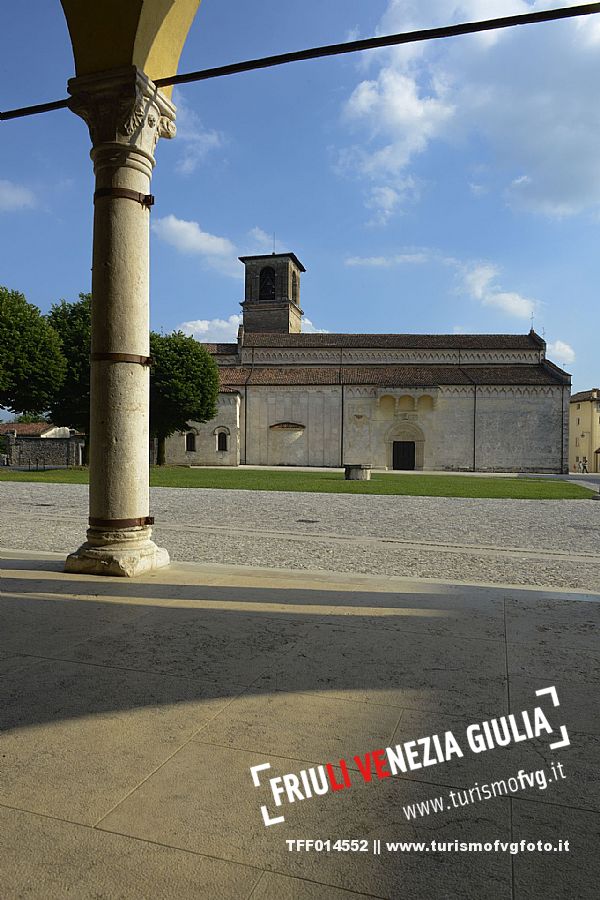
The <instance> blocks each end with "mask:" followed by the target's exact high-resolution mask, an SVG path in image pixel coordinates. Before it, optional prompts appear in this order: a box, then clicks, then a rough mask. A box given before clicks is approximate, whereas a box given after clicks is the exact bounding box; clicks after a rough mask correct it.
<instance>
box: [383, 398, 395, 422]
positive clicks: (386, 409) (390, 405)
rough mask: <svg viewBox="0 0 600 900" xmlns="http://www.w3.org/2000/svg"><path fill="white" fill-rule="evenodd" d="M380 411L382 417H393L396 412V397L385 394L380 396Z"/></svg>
mask: <svg viewBox="0 0 600 900" xmlns="http://www.w3.org/2000/svg"><path fill="white" fill-rule="evenodd" d="M379 413H380V415H381V418H382V419H393V418H394V415H395V414H396V398H395V397H392V396H391V395H390V394H384V396H383V397H380V398H379Z"/></svg>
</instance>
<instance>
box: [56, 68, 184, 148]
mask: <svg viewBox="0 0 600 900" xmlns="http://www.w3.org/2000/svg"><path fill="white" fill-rule="evenodd" d="M68 90H69V93H70V95H71V99H70V101H69V108H70V109H71V110H72V111H73V112H74V113H75V114H76V115H78V116H81V118H82V119H83V120H84V121H85V122H86V123H87V126H88V128H89V130H90V137H91V139H92V144H93V147H94V149H95V150H96V149H98V148H99V147H101V146H102V145H107V144H108V145H112V146H114V145H117V146H120V147H123V148H124V149H126V148H129V149H131V150H137V151H138V152H139V153H141V154H142V155H143V156H146V157H147V158H148V159H149V160H150V161H151V162H152V164H153V163H154V155H153V154H154V150H155V147H156V144H157V143H158V139H159V138H161V137H165V138H172V137H175V133H176V128H175V106H174V105H173V104H172V103H171V101H170V100H168V99H167V98H166V97H165V96H164V94H162V93H161V92H160V91H159V89H158V88H157V87H156V85H155V84H154V83H153V82H152V81H150V79H149V78H148V76H147V75H145V74H144V73H143V72H141V71H140V70H139V69H137V68H136V67H135V66H127V67H125V68H123V69H113V70H111V71H110V72H101V73H98V74H96V75H84V76H81V77H79V78H71V79H70V81H69V83H68Z"/></svg>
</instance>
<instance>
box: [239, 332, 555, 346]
mask: <svg viewBox="0 0 600 900" xmlns="http://www.w3.org/2000/svg"><path fill="white" fill-rule="evenodd" d="M244 346H245V347H322V348H325V347H329V348H330V347H349V348H350V347H360V348H369V349H371V348H378V347H380V348H383V349H389V348H394V349H402V350H409V349H425V350H539V349H541V348H542V347H544V346H545V343H544V341H543V340H542V338H541V337H540V336H539V335H538V334H536V333H535V332H534V331H530V332H529V334H271V333H259V332H256V333H246V334H244Z"/></svg>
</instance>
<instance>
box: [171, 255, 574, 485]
mask: <svg viewBox="0 0 600 900" xmlns="http://www.w3.org/2000/svg"><path fill="white" fill-rule="evenodd" d="M240 261H241V262H242V264H243V265H244V267H245V297H244V301H243V302H242V303H241V306H242V310H243V324H242V325H241V326H240V329H239V333H238V339H237V342H236V343H227V344H208V345H206V346H207V348H208V350H209V351H210V352H211V353H212V354H213V355H214V358H215V360H216V362H217V364H218V366H219V371H220V377H221V393H220V395H219V404H218V412H217V416H216V417H215V419H213V420H212V421H211V422H209V423H205V424H197V423H194V422H190V425H189V430H188V431H187V432H186V433H185V434H177V435H173V436H172V437H171V438H170V439H169V440H168V442H167V462H168V463H170V464H173V465H223V466H238V465H240V464H254V465H282V466H284V465H288V466H289V465H291V466H331V467H337V466H343V465H349V464H353V463H355V464H356V463H359V464H365V465H371V466H373V467H375V468H380V469H404V470H410V469H434V470H444V471H449V472H451V471H482V472H555V473H560V472H566V471H567V467H568V450H569V447H568V428H569V398H570V384H571V377H570V375H569V374H568V373H566V372H564V371H563V370H562V369H560V368H559V367H558V366H556V365H555V364H554V363H553V362H551V361H550V360H549V359H547V358H546V343H545V341H544V340H543V339H542V338H541V337H540V336H539V335H538V334H536V333H535V332H534V331H533V330H531V331H530V332H529V333H528V334H487V335H486V334H470V335H469V334H429V335H427V334H344V333H339V334H303V333H302V330H301V326H302V315H303V311H302V308H301V306H300V280H301V275H302V273H303V272H304V271H305V269H304V266H303V265H302V263H301V262H300V261H299V259H298V258H297V257H296V256H295V255H294V254H293V253H278V254H271V255H268V256H267V255H266V256H245V257H241V258H240Z"/></svg>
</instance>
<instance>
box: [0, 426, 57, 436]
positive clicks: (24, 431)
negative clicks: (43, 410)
mask: <svg viewBox="0 0 600 900" xmlns="http://www.w3.org/2000/svg"><path fill="white" fill-rule="evenodd" d="M54 427H55V426H54V425H51V424H50V423H49V422H2V424H0V434H9V433H10V432H12V431H16V432H17V437H41V435H42V434H45V432H46V431H50V429H51V428H54Z"/></svg>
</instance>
